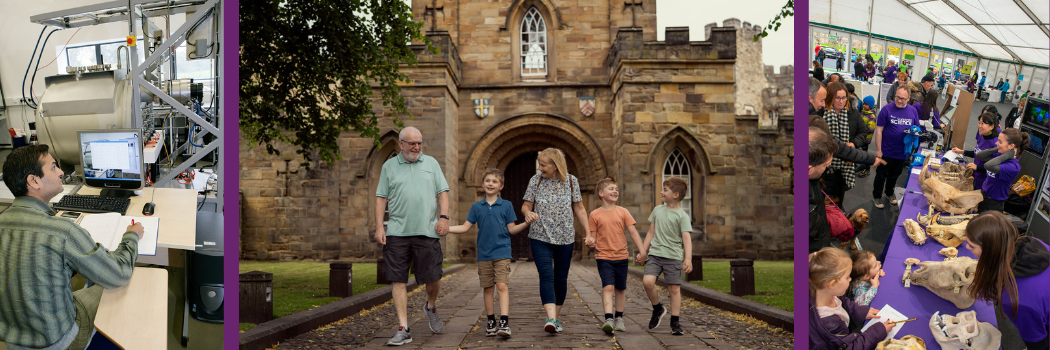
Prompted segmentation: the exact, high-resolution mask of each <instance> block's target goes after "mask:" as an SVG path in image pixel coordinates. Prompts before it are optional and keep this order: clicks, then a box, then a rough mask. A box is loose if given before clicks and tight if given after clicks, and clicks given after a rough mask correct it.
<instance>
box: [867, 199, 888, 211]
mask: <svg viewBox="0 0 1050 350" xmlns="http://www.w3.org/2000/svg"><path fill="white" fill-rule="evenodd" d="M871 201H872V202H875V207H876V208H879V209H882V208H885V207H886V201H885V200H883V198H882V197H879V198H874V199H872V200H871Z"/></svg>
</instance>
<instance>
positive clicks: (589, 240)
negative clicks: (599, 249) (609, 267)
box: [583, 235, 595, 249]
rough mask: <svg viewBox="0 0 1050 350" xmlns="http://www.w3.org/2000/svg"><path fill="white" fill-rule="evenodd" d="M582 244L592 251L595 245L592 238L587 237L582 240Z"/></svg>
mask: <svg viewBox="0 0 1050 350" xmlns="http://www.w3.org/2000/svg"><path fill="white" fill-rule="evenodd" d="M583 244H586V245H587V246H588V247H591V248H592V249H593V248H594V245H595V241H594V236H591V235H587V237H586V238H584V239H583Z"/></svg>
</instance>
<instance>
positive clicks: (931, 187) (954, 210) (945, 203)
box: [919, 162, 984, 214]
mask: <svg viewBox="0 0 1050 350" xmlns="http://www.w3.org/2000/svg"><path fill="white" fill-rule="evenodd" d="M928 167H929V163H928V162H927V164H926V165H925V166H923V168H922V172H921V173H920V174H919V182H920V185H921V187H922V193H923V195H924V196H926V202H927V203H929V204H930V205H932V206H933V207H934V208H935V209H937V210H939V211H943V212H947V213H951V214H965V213H969V212H971V211H973V210H974V209H976V208H977V204H979V203H981V201H983V200H984V196H983V195H981V191H980V190H975V191H962V190H959V189H958V188H956V187H954V186H952V185H949V184H947V183H945V182H943V181H941V180H940V179H938V177H936V176H934V175H933V173H931V172H930V171H929V169H928ZM942 168H943V167H942ZM970 182H971V186H970V187H971V188H972V187H973V186H972V182H973V180H972V177H971V180H970Z"/></svg>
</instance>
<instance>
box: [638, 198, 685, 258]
mask: <svg viewBox="0 0 1050 350" xmlns="http://www.w3.org/2000/svg"><path fill="white" fill-rule="evenodd" d="M654 220H655V223H656V232H654V233H653V240H652V241H651V242H649V255H652V256H658V257H661V258H667V259H675V260H682V253H683V252H682V250H683V247H684V246H683V245H682V244H683V243H682V232H690V233H692V232H693V225H692V224H690V223H689V214H686V213H685V210H682V208H681V207H679V208H678V209H668V208H667V204H660V205H658V206H657V207H656V208H653V213H652V214H649V222H650V223H652V222H654Z"/></svg>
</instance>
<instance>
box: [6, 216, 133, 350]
mask: <svg viewBox="0 0 1050 350" xmlns="http://www.w3.org/2000/svg"><path fill="white" fill-rule="evenodd" d="M138 240H139V238H138V235H136V234H135V233H134V232H130V231H129V232H125V233H124V237H123V240H122V241H121V242H120V246H118V247H117V249H116V250H114V251H113V252H107V251H106V249H105V248H103V247H102V245H100V244H98V243H95V241H94V240H93V239H92V238H91V235H90V234H89V233H88V231H87V230H84V229H83V228H82V227H80V226H78V225H77V224H76V223H75V222H73V220H70V219H67V218H63V217H56V216H55V210H54V209H51V207H49V206H48V205H47V204H46V203H44V202H43V201H41V200H39V199H37V198H34V197H29V196H22V197H17V198H15V200H14V203H12V204H11V207H10V208H8V209H7V210H5V211H4V212H3V213H0V341H3V342H8V343H12V344H17V345H21V346H26V347H43V346H48V345H51V344H54V343H55V342H57V341H58V340H59V339H61V338H62V335H63V334H65V333H66V332H67V331H69V329H70V327H73V326H74V324H75V322H74V320H75V318H76V308H75V306H74V302H73V291H72V286H71V285H70V282H69V279H70V278H71V277H72V276H73V274H74V273H79V274H80V275H82V276H84V278H86V279H87V280H88V281H91V282H94V283H95V284H98V285H100V286H102V287H103V288H106V289H113V288H117V287H120V286H123V285H125V284H127V283H128V281H129V280H130V279H131V271H132V269H133V268H134V265H135V258H136V257H137V255H138Z"/></svg>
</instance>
